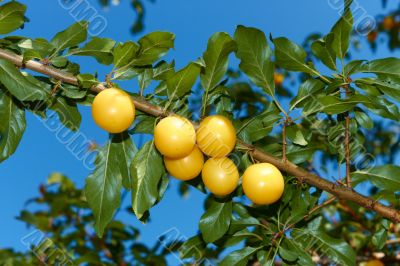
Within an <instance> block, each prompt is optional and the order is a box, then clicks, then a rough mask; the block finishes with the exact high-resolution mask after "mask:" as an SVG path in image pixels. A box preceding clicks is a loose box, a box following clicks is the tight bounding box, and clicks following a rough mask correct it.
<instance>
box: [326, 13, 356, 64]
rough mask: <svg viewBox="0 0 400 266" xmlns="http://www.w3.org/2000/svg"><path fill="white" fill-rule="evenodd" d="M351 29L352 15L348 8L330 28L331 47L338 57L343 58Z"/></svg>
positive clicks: (348, 43)
mask: <svg viewBox="0 0 400 266" xmlns="http://www.w3.org/2000/svg"><path fill="white" fill-rule="evenodd" d="M352 29H353V15H352V13H351V11H350V10H347V11H346V13H345V14H344V15H343V16H342V17H341V18H340V19H339V20H338V22H336V24H335V25H334V26H333V28H332V29H331V33H333V35H334V37H333V38H332V39H331V41H332V48H333V50H334V51H335V53H336V55H337V56H338V57H339V58H340V59H344V57H345V56H346V53H347V51H348V49H349V46H350V37H351V32H352Z"/></svg>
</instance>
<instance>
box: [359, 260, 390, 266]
mask: <svg viewBox="0 0 400 266" xmlns="http://www.w3.org/2000/svg"><path fill="white" fill-rule="evenodd" d="M364 266H385V264H383V262H382V261H380V260H370V261H367V262H366V263H365V264H364Z"/></svg>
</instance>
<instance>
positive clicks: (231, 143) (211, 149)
mask: <svg viewBox="0 0 400 266" xmlns="http://www.w3.org/2000/svg"><path fill="white" fill-rule="evenodd" d="M197 145H198V146H199V148H200V150H201V151H202V152H203V153H205V154H207V155H208V156H210V157H214V158H222V157H225V156H227V155H228V154H229V153H230V152H231V151H232V150H233V148H235V145H236V130H235V128H234V127H233V125H232V122H231V121H230V120H229V119H228V118H226V117H224V116H221V115H212V116H208V117H206V118H205V119H204V120H203V121H201V123H200V125H199V128H198V130H197Z"/></svg>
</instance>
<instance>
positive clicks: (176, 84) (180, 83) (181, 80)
mask: <svg viewBox="0 0 400 266" xmlns="http://www.w3.org/2000/svg"><path fill="white" fill-rule="evenodd" d="M199 74H200V67H199V65H198V64H195V63H190V64H189V65H187V66H186V67H185V68H183V69H181V70H179V71H178V72H176V73H175V74H174V75H173V76H172V77H171V78H169V79H168V80H167V90H168V96H169V98H170V99H174V98H175V97H182V96H183V95H185V94H186V93H188V92H190V90H191V89H192V87H193V85H194V83H195V82H196V80H197V77H198V76H199Z"/></svg>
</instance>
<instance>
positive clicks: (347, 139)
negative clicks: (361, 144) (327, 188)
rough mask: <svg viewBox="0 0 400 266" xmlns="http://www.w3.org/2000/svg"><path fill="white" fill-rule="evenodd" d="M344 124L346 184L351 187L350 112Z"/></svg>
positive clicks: (348, 92)
mask: <svg viewBox="0 0 400 266" xmlns="http://www.w3.org/2000/svg"><path fill="white" fill-rule="evenodd" d="M345 89H346V98H347V97H348V96H349V94H350V90H349V86H345ZM345 119H346V125H345V140H344V142H345V153H346V154H345V156H346V185H347V187H349V188H351V178H350V113H349V112H347V113H346V118H345Z"/></svg>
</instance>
